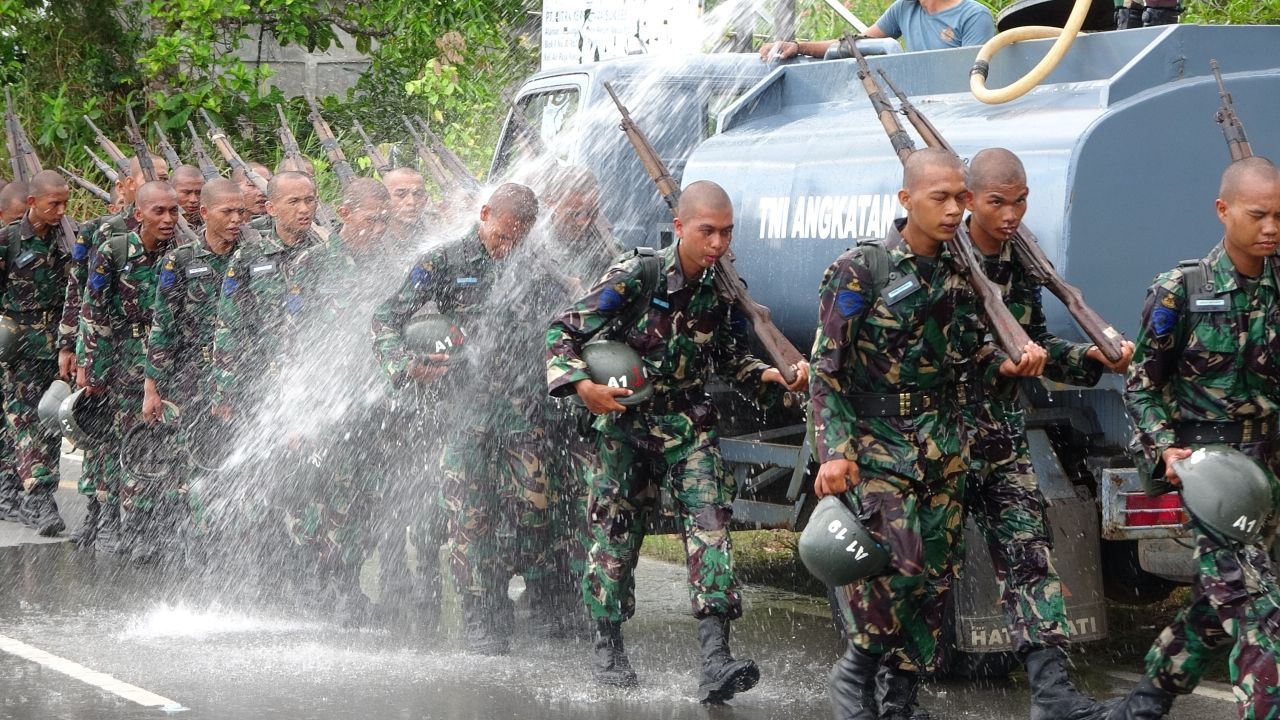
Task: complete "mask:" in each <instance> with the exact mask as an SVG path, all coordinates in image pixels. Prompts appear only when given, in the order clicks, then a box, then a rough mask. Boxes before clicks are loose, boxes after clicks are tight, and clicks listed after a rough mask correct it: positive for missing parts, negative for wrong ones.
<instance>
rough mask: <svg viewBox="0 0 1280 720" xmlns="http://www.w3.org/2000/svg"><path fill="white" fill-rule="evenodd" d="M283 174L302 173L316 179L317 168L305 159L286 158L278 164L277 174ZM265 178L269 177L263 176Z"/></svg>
mask: <svg viewBox="0 0 1280 720" xmlns="http://www.w3.org/2000/svg"><path fill="white" fill-rule="evenodd" d="M254 167H255V168H256V167H258V166H257V165H256V164H255V165H254ZM282 172H300V173H302V174H303V175H310V176H311V177H315V176H316V166H315V164H314V163H312V162H311V161H310V160H308V159H307V158H305V157H298V158H285V159H283V160H281V161H280V162H279V163H277V164H276V174H277V175H279V174H280V173H282ZM263 177H269V176H267V175H263Z"/></svg>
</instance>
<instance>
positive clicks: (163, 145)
mask: <svg viewBox="0 0 1280 720" xmlns="http://www.w3.org/2000/svg"><path fill="white" fill-rule="evenodd" d="M151 125H152V127H154V128H155V130H156V137H157V138H159V139H158V141H157V142H156V147H157V148H159V150H160V156H161V157H163V158H164V161H165V162H167V163H169V172H170V173H172V172H173V171H174V170H177V169H178V166H179V165H181V164H182V158H180V157H178V151H177V150H175V149H173V145H172V144H171V143H170V142H169V136H168V135H166V134H165V132H164V128H162V127H160V123H158V122H153V123H151Z"/></svg>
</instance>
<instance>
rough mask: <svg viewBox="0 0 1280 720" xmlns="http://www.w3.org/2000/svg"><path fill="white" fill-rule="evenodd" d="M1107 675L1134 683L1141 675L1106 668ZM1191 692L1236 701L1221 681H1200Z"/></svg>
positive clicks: (1229, 688)
mask: <svg viewBox="0 0 1280 720" xmlns="http://www.w3.org/2000/svg"><path fill="white" fill-rule="evenodd" d="M1107 675H1109V676H1110V677H1113V678H1115V679H1117V680H1122V681H1124V682H1127V683H1135V684H1136V683H1137V682H1138V681H1140V680H1142V676H1141V675H1139V674H1137V673H1131V672H1124V671H1123V670H1108V671H1107ZM1191 694H1192V695H1199V696H1201V697H1207V698H1213V699H1214V700H1225V701H1227V702H1232V703H1233V702H1235V701H1236V696H1235V693H1233V692H1231V686H1230V685H1224V684H1223V683H1216V682H1204V681H1201V682H1200V684H1199V685H1198V686H1196V689H1195V690H1192V691H1191Z"/></svg>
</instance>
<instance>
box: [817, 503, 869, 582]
mask: <svg viewBox="0 0 1280 720" xmlns="http://www.w3.org/2000/svg"><path fill="white" fill-rule="evenodd" d="M850 505H851V496H849V495H828V496H827V497H824V498H822V499H821V500H819V501H818V505H817V507H815V508H814V509H813V514H811V515H810V516H809V523H808V524H807V525H805V528H804V532H802V533H801V534H800V561H801V562H803V563H804V566H805V567H806V568H808V570H809V572H810V573H811V574H812V575H813V576H814V577H816V578H818V579H819V580H821V581H822V582H824V583H826V584H827V585H829V586H831V587H840V586H842V585H848V584H850V583H854V582H857V581H859V580H863V579H866V578H869V577H875V576H876V575H879V574H880V573H881V572H882V571H883V570H884V568H885V566H886V565H888V564H889V552H888V551H887V550H885V549H884V547H882V546H881V545H880V544H879V543H878V542H876V540H875V538H873V537H871V533H869V532H867V528H866V526H864V525H863V524H862V520H861V519H859V518H858V513H856V512H854V509H853V507H851V506H850Z"/></svg>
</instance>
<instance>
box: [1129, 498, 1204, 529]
mask: <svg viewBox="0 0 1280 720" xmlns="http://www.w3.org/2000/svg"><path fill="white" fill-rule="evenodd" d="M1120 497H1121V498H1122V499H1123V501H1124V510H1123V511H1122V512H1123V513H1124V524H1125V527H1153V526H1161V525H1181V524H1182V523H1185V522H1187V520H1188V517H1187V513H1186V511H1185V510H1183V509H1182V496H1181V495H1179V494H1178V493H1176V492H1171V493H1165V494H1164V495H1156V496H1155V497H1148V496H1147V495H1146V494H1144V493H1121V494H1120Z"/></svg>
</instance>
